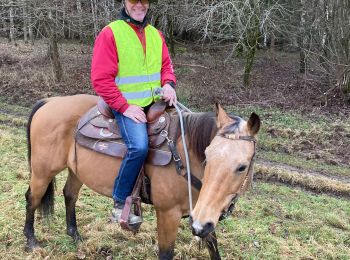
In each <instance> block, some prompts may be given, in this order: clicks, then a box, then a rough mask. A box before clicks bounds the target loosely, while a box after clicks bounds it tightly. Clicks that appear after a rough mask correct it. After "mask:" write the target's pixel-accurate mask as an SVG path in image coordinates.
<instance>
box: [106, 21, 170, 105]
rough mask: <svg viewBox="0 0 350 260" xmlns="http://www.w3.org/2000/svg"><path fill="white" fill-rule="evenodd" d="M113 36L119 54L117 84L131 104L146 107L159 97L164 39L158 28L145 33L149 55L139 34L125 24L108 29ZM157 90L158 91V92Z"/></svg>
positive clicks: (115, 23)
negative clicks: (157, 93)
mask: <svg viewBox="0 0 350 260" xmlns="http://www.w3.org/2000/svg"><path fill="white" fill-rule="evenodd" d="M108 26H109V27H110V28H111V29H112V31H113V34H114V38H115V42H116V45H117V50H118V75H117V77H116V79H115V82H116V84H117V86H118V88H119V90H120V91H121V92H122V94H123V96H124V97H125V98H126V99H127V100H128V104H134V105H138V106H141V107H145V106H147V105H149V104H151V103H152V102H153V101H156V100H158V99H159V98H160V97H159V96H158V95H156V93H155V92H157V91H158V90H157V89H159V88H161V69H162V46H163V42H162V38H161V36H160V35H159V32H158V30H157V29H156V28H154V27H153V26H151V25H147V26H146V27H145V28H144V30H145V37H146V53H145V52H144V50H143V47H142V44H141V42H140V40H139V38H138V36H137V34H136V32H135V31H134V30H133V28H131V26H130V25H128V24H127V23H126V22H125V21H123V20H117V21H115V22H112V23H110V24H109V25H108ZM156 90H157V91H156Z"/></svg>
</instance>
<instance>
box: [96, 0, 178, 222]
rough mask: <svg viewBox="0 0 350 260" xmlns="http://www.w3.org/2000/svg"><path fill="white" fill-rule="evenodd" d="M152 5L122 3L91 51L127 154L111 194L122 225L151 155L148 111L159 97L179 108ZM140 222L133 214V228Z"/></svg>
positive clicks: (129, 0) (99, 87) (114, 215)
mask: <svg viewBox="0 0 350 260" xmlns="http://www.w3.org/2000/svg"><path fill="white" fill-rule="evenodd" d="M150 2H156V1H149V0H140V1H139V0H123V1H122V4H123V8H122V9H121V11H120V13H119V16H118V18H117V20H116V21H114V22H112V23H110V24H109V25H107V26H106V27H105V28H104V29H103V30H102V31H101V32H100V34H99V35H98V37H97V39H96V42H95V45H94V51H93V58H92V66H91V81H92V85H93V87H94V89H95V91H96V93H97V94H98V95H99V96H100V97H102V99H103V100H104V101H105V102H106V103H107V104H108V105H109V107H110V108H111V109H112V111H113V114H114V117H115V119H116V122H117V124H118V127H119V129H120V131H121V135H122V137H123V141H124V142H125V144H126V145H127V148H128V151H127V154H126V155H125V157H124V159H123V162H122V165H121V167H120V169H119V174H118V176H117V178H116V179H115V183H114V189H113V199H114V208H113V210H112V219H113V220H114V221H116V222H119V220H120V218H121V213H122V210H123V208H124V206H125V200H126V198H127V197H128V196H129V195H130V194H131V192H132V190H133V187H134V185H135V182H136V179H137V177H138V174H139V172H140V169H141V167H142V165H143V164H144V161H145V159H146V156H147V153H148V136H147V125H146V124H147V119H146V115H145V112H146V111H147V110H148V108H149V107H150V106H151V105H152V104H153V103H154V102H155V101H156V100H157V99H159V98H160V97H159V96H157V95H156V94H155V93H156V92H158V91H159V90H157V89H160V88H161V93H162V98H163V99H164V100H165V101H166V102H169V105H170V106H172V105H174V104H176V102H177V98H176V93H175V90H174V89H175V84H176V78H175V75H174V70H173V67H172V62H171V59H170V56H169V51H168V48H167V46H166V43H165V40H164V38H163V36H162V34H161V33H160V32H159V31H158V30H157V29H156V28H154V27H153V26H151V25H150V24H148V20H147V13H148V10H149V7H150ZM140 222H142V218H141V216H137V215H135V214H132V213H130V216H129V224H132V225H133V224H138V223H140Z"/></svg>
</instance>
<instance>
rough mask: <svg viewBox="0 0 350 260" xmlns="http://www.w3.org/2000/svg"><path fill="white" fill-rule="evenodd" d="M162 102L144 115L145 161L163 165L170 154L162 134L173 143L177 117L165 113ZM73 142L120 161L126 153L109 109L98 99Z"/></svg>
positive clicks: (82, 119) (81, 124) (76, 132)
mask: <svg viewBox="0 0 350 260" xmlns="http://www.w3.org/2000/svg"><path fill="white" fill-rule="evenodd" d="M166 106H167V104H166V103H165V102H163V101H161V102H157V103H154V104H153V105H152V106H151V107H150V109H149V110H148V112H147V115H146V116H147V122H148V124H147V129H148V130H147V131H148V137H149V152H148V157H147V159H146V162H147V163H149V164H152V165H159V166H165V165H167V164H169V163H170V161H171V159H172V154H171V152H170V151H169V149H168V147H167V143H166V142H165V140H166V137H165V136H163V135H161V132H162V131H166V132H167V133H168V137H169V138H170V139H172V140H174V138H175V137H176V135H177V127H178V120H179V118H178V116H177V113H176V111H171V110H170V111H167V110H166ZM75 138H76V142H77V143H78V144H79V145H81V146H83V147H85V148H88V149H91V150H93V151H96V152H98V153H102V154H106V155H109V156H114V157H119V158H123V157H124V156H125V154H126V152H127V147H126V145H125V144H124V142H123V140H122V137H121V134H120V131H119V129H118V125H117V123H116V121H115V119H114V115H113V113H112V111H111V109H110V108H109V106H108V105H107V104H106V103H105V102H104V101H103V100H102V99H101V98H100V99H99V100H98V102H97V105H96V106H94V107H92V108H91V109H90V110H89V111H88V112H87V113H86V114H85V115H83V116H82V117H81V119H80V121H79V123H78V126H77V128H76V131H75Z"/></svg>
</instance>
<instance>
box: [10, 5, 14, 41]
mask: <svg viewBox="0 0 350 260" xmlns="http://www.w3.org/2000/svg"><path fill="white" fill-rule="evenodd" d="M10 5H12V2H11V3H10ZM13 16H14V13H13V7H12V6H10V42H11V43H15V24H14V21H13Z"/></svg>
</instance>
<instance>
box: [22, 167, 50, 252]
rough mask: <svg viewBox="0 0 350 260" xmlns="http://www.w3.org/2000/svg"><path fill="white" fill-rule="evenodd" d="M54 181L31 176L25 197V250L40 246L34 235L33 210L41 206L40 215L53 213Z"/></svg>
mask: <svg viewBox="0 0 350 260" xmlns="http://www.w3.org/2000/svg"><path fill="white" fill-rule="evenodd" d="M53 196H54V179H53V178H52V179H47V178H44V179H38V178H36V177H35V175H34V174H32V176H31V180H30V186H29V188H28V190H27V192H26V194H25V197H26V220H25V224H24V229H23V233H24V235H25V236H26V238H27V244H26V250H33V249H34V248H36V247H39V246H40V243H39V242H38V241H37V239H36V238H35V234H34V218H35V210H36V209H37V208H38V207H39V206H41V213H42V214H43V215H44V216H45V217H47V216H48V215H49V214H51V213H52V211H53Z"/></svg>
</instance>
